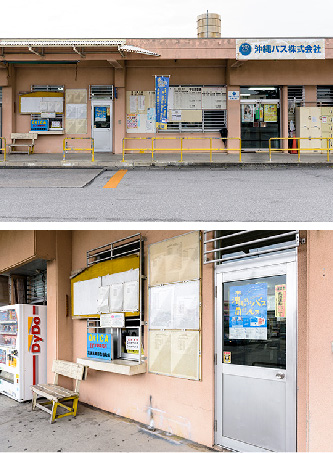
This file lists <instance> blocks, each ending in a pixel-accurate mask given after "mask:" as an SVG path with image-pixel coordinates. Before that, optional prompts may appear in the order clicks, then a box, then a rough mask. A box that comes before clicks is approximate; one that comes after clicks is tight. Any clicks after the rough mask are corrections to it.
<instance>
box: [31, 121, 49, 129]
mask: <svg viewBox="0 0 333 453" xmlns="http://www.w3.org/2000/svg"><path fill="white" fill-rule="evenodd" d="M31 130H32V131H48V130H49V120H48V119H39V120H31Z"/></svg>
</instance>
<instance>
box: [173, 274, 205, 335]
mask: <svg viewBox="0 0 333 453" xmlns="http://www.w3.org/2000/svg"><path fill="white" fill-rule="evenodd" d="M174 287H175V288H174V295H175V296H174V300H173V304H172V329H199V306H200V300H199V296H200V283H199V280H197V281H193V282H184V283H176V284H175V285H174Z"/></svg>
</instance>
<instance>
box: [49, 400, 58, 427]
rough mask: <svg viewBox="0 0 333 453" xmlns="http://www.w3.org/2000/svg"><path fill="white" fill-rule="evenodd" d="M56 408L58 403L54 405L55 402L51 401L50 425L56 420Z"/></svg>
mask: <svg viewBox="0 0 333 453" xmlns="http://www.w3.org/2000/svg"><path fill="white" fill-rule="evenodd" d="M57 406H58V403H56V402H55V401H53V406H52V414H51V420H50V423H54V420H55V419H56V413H57Z"/></svg>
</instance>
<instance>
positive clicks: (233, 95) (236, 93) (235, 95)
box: [228, 91, 239, 101]
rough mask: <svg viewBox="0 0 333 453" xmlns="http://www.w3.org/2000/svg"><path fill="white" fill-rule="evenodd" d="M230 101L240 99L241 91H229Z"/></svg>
mask: <svg viewBox="0 0 333 453" xmlns="http://www.w3.org/2000/svg"><path fill="white" fill-rule="evenodd" d="M228 99H229V101H239V91H228Z"/></svg>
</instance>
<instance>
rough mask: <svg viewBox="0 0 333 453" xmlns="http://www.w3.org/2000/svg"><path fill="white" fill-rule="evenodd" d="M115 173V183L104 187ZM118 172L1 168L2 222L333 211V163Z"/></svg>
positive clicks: (250, 217)
mask: <svg viewBox="0 0 333 453" xmlns="http://www.w3.org/2000/svg"><path fill="white" fill-rule="evenodd" d="M115 175H116V176H115ZM113 176H115V178H113V179H116V180H117V183H118V185H116V187H115V188H103V187H104V185H105V184H106V183H107V182H108V181H109V180H110V178H111V177H113ZM120 176H121V175H120ZM120 176H119V173H117V172H116V171H104V172H103V171H102V172H100V171H99V170H90V169H89V170H88V169H87V170H85V169H50V170H48V169H47V170H41V169H24V170H23V169H1V170H0V181H1V182H0V194H1V203H0V221H2V222H6V221H22V222H24V221H46V222H47V221H50V222H56V221H64V222H76V221H78V222H81V221H83V222H84V221H206V222H208V221H214V222H256V221H260V222H262V221H265V222H281V221H288V222H292V221H293V222H294V221H295V222H296V221H303V222H330V221H332V217H333V216H332V207H333V203H332V199H333V184H332V183H333V169H332V168H318V167H306V168H286V167H278V168H263V167H255V168H249V169H246V168H240V169H237V168H229V169H177V168H176V169H134V170H128V171H127V173H126V174H124V176H123V177H122V178H121V177H120Z"/></svg>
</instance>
